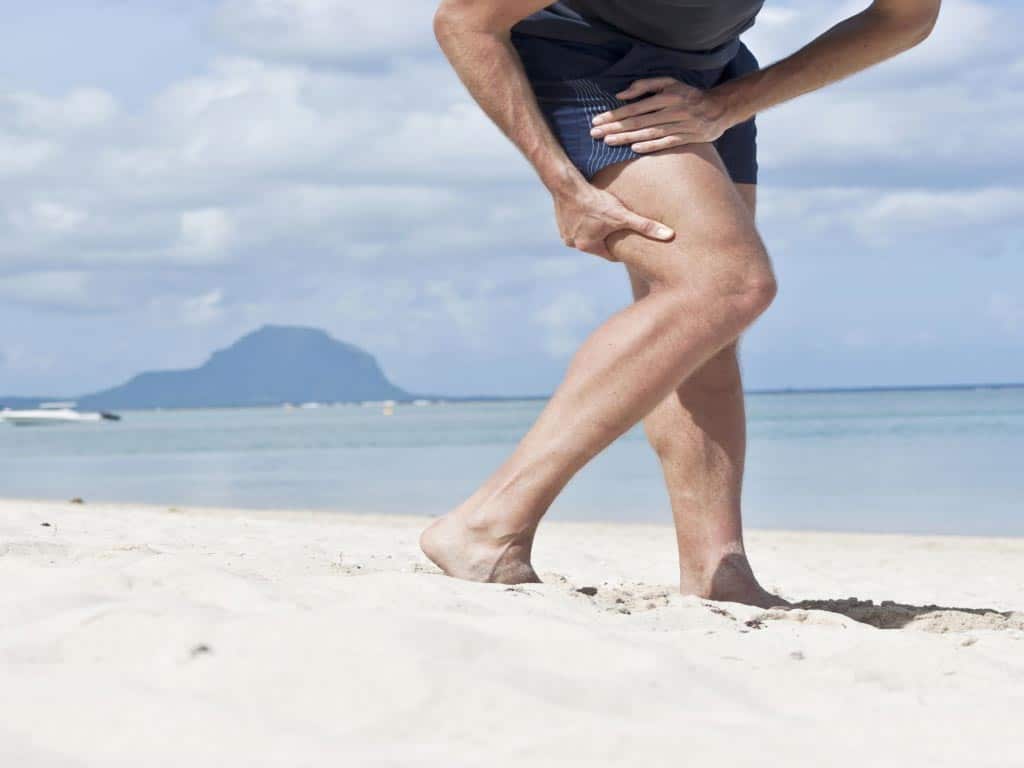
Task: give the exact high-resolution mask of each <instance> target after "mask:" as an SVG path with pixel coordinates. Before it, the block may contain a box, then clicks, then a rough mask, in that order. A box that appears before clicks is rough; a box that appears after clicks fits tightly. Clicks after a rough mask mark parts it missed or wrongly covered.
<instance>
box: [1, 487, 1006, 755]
mask: <svg viewBox="0 0 1024 768" xmlns="http://www.w3.org/2000/svg"><path fill="white" fill-rule="evenodd" d="M426 522H427V520H426V519H425V518H414V517H408V518H398V517H390V518H385V517H371V516H364V515H354V514H342V513H325V512H288V511H280V512H276V511H275V512H268V511H240V510H222V509H191V508H189V509H185V508H168V507H152V506H148V507H147V506H142V505H109V504H93V503H86V504H84V505H76V504H68V503H50V502H19V501H4V502H0V584H2V585H3V590H2V593H0V600H2V612H0V617H2V618H0V622H2V623H0V652H2V662H0V691H2V693H3V695H2V697H0V765H2V766H10V768H29V767H35V766H132V767H133V768H137V767H138V766H146V767H147V768H152V767H153V766H188V767H189V768H194V767H196V766H218V767H220V766H246V767H252V766H289V767H290V768H291V767H295V766H322V765H337V766H355V767H357V768H361V767H362V766H439V767H441V766H443V767H445V768H448V767H450V766H473V768H479V767H481V766H506V765H509V766H511V765H517V766H520V765H522V766H531V768H537V767H538V766H682V765H709V764H712V762H713V761H717V762H716V763H715V764H719V765H723V766H730V767H731V766H748V765H749V766H753V765H757V766H775V765H779V766H797V765H800V766H802V765H814V766H889V765H891V766H918V765H920V766H930V767H934V766H957V767H958V768H961V767H962V766H970V767H971V768H978V767H979V766H1000V767H1001V768H1005V767H1006V766H1014V765H1024V729H1022V727H1021V725H1022V723H1024V539H980V538H966V537H965V538H955V537H922V536H881V535H850V534H828V533H787V532H752V533H751V534H750V535H749V538H748V549H749V551H750V556H751V560H752V561H753V563H754V566H755V569H756V570H757V572H758V573H759V574H760V575H761V577H762V580H763V581H764V582H765V585H766V586H767V587H769V588H771V589H773V590H777V591H779V592H781V593H782V594H783V595H784V596H785V597H787V598H789V599H792V600H814V601H819V602H815V603H813V607H807V608H805V609H798V610H786V611H781V610H773V611H763V610H759V609H755V608H748V607H744V606H740V605H735V604H730V603H710V602H706V601H702V600H699V599H696V598H683V597H681V596H679V595H678V594H677V593H676V592H675V588H674V581H675V578H676V562H675V552H674V539H673V534H672V530H671V528H670V527H669V526H668V525H665V526H654V525H622V524H577V523H557V522H547V523H545V524H544V525H543V527H542V529H541V532H540V533H539V535H538V539H537V543H536V547H535V553H534V560H535V564H536V566H537V569H538V572H539V573H540V575H541V578H542V579H543V580H544V583H543V584H530V585H523V586H519V587H505V586H500V585H489V584H472V583H466V582H460V581H456V580H454V579H450V578H447V577H445V576H443V575H441V574H439V572H438V571H437V570H436V569H435V568H434V567H433V566H432V565H431V564H430V563H429V562H428V561H427V560H426V559H425V558H424V557H423V556H422V555H421V554H420V552H419V550H418V547H417V537H418V534H419V531H420V530H421V529H422V527H423V526H424V525H425V524H426ZM868 600H871V601H874V603H873V604H867V603H866V602H865V601H868ZM885 601H894V603H889V602H885ZM935 605H939V606H945V607H944V608H936V607H934V606H935ZM879 627H884V629H883V628H879Z"/></svg>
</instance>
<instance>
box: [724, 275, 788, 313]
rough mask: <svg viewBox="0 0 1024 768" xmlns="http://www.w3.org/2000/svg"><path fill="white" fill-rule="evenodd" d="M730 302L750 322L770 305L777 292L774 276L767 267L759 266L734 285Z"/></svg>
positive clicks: (777, 286)
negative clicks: (731, 301) (734, 304)
mask: <svg viewBox="0 0 1024 768" xmlns="http://www.w3.org/2000/svg"><path fill="white" fill-rule="evenodd" d="M735 286H736V287H734V288H733V290H732V300H733V301H734V302H735V303H736V309H737V311H738V312H739V314H740V315H741V316H743V317H745V318H748V319H749V320H750V321H751V322H752V321H753V320H755V319H756V318H757V317H759V316H760V315H761V314H762V313H764V311H765V310H767V309H768V307H770V306H771V305H772V302H773V301H775V297H776V296H777V295H778V292H779V285H778V282H777V281H776V279H775V274H774V273H773V272H772V270H771V268H770V267H768V266H759V267H757V268H754V269H753V270H751V271H750V272H749V273H748V274H745V275H744V276H743V277H742V279H740V280H739V281H737V283H735Z"/></svg>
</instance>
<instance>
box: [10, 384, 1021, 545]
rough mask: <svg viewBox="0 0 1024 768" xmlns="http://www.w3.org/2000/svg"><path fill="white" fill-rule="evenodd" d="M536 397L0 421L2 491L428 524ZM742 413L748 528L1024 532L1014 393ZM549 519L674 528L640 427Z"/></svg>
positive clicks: (822, 399)
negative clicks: (27, 423)
mask: <svg viewBox="0 0 1024 768" xmlns="http://www.w3.org/2000/svg"><path fill="white" fill-rule="evenodd" d="M543 404H544V403H543V401H536V400H533V401H515V402H493V403H457V404H453V403H449V404H433V405H428V406H413V405H398V406H396V407H395V408H394V413H393V415H390V416H388V415H385V414H384V413H383V411H382V408H381V407H380V406H379V405H378V406H357V405H338V406H321V407H319V408H311V409H291V410H286V409H283V408H266V409H237V410H194V411H149V412H126V413H124V414H122V415H123V417H124V419H123V421H121V422H119V423H103V424H94V425H70V426H58V427H12V426H8V425H3V424H0V497H3V498H47V499H49V498H52V499H69V498H72V497H76V496H77V497H82V498H85V499H86V500H94V501H127V502H152V503H158V504H167V505H175V504H178V505H186V504H195V505H225V506H240V507H287V508H322V509H334V510H347V511H356V512H375V513H425V514H437V513H441V512H443V511H445V510H446V509H448V508H450V507H451V506H453V505H454V504H456V503H458V502H459V501H461V500H462V499H463V498H464V497H465V496H467V495H468V494H469V493H470V492H471V491H472V490H473V489H474V488H475V487H476V485H477V484H478V483H479V482H480V481H481V480H482V479H483V478H484V477H486V476H487V474H488V473H489V472H491V471H492V470H493V468H494V467H496V466H497V465H498V464H499V462H500V461H502V460H503V459H504V457H505V456H506V455H507V454H508V452H509V451H510V450H511V449H512V447H513V446H514V445H515V443H516V441H517V440H518V439H519V437H520V436H521V435H522V434H523V433H524V432H525V431H526V430H527V429H528V427H529V425H530V424H531V423H532V421H533V420H534V418H535V417H536V415H537V414H538V413H539V411H540V409H541V408H542V407H543ZM748 417H749V450H748V469H747V479H746V485H745V488H744V503H745V510H746V511H745V515H746V520H747V523H748V525H750V526H752V527H761V528H786V529H812V530H848V531H891V532H921V533H953V534H984V535H1015V536H1020V535H1024V389H975V390H926V391H865V392H830V393H793V394H754V395H750V396H749V398H748ZM550 516H551V517H552V518H557V519H568V520H622V521H669V520H670V515H669V507H668V501H667V498H666V496H665V491H664V488H663V485H662V480H661V473H660V469H659V467H658V464H657V462H656V461H655V459H654V456H653V454H652V453H651V451H650V449H649V447H648V446H647V443H646V441H645V439H644V436H643V432H642V430H641V429H640V428H635V429H633V430H631V431H630V432H629V433H628V434H626V435H624V436H623V437H622V438H621V439H619V440H618V441H617V442H616V443H615V444H613V445H612V446H611V447H610V448H609V449H608V450H606V451H605V452H604V453H602V454H601V455H600V456H598V457H597V458H596V459H595V460H594V461H593V462H591V463H590V464H589V465H587V466H586V467H585V468H584V469H583V471H582V472H580V474H578V475H577V476H576V478H574V480H573V482H572V483H571V484H570V486H569V487H568V488H567V489H566V490H565V492H564V493H563V494H562V495H561V496H560V497H559V499H558V500H557V501H556V502H555V504H554V506H553V507H552V509H551V512H550Z"/></svg>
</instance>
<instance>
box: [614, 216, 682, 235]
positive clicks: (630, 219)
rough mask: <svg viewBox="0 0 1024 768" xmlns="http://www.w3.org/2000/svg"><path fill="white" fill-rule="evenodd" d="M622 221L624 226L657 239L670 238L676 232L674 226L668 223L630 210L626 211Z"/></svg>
mask: <svg viewBox="0 0 1024 768" xmlns="http://www.w3.org/2000/svg"><path fill="white" fill-rule="evenodd" d="M622 223H623V227H624V228H626V229H632V230H633V231H634V232H639V233H640V234H641V235H646V236H647V237H652V238H654V239H655V240H670V239H671V238H672V236H673V235H674V234H675V232H673V231H672V228H671V227H669V226H667V225H666V224H662V223H661V222H660V221H655V220H654V219H648V218H647V217H646V216H641V215H640V214H638V213H633V212H632V211H630V210H626V211H625V212H624V216H623V221H622Z"/></svg>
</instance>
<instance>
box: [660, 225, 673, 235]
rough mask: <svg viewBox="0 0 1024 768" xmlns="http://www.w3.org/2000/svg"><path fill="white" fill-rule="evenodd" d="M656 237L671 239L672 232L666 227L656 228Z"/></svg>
mask: <svg viewBox="0 0 1024 768" xmlns="http://www.w3.org/2000/svg"><path fill="white" fill-rule="evenodd" d="M657 231H658V237H671V236H672V230H671V229H669V228H668V227H658V230H657Z"/></svg>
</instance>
